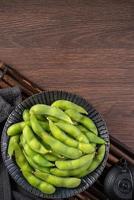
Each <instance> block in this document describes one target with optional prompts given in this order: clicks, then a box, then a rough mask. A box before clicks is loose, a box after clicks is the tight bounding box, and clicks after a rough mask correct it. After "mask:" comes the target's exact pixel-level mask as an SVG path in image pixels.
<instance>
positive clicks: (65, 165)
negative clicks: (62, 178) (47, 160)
mask: <svg viewBox="0 0 134 200" xmlns="http://www.w3.org/2000/svg"><path fill="white" fill-rule="evenodd" d="M93 155H94V154H88V155H84V156H82V157H80V158H78V159H75V160H64V161H56V162H55V165H56V167H57V168H59V169H62V170H72V169H77V168H80V167H82V166H83V165H85V164H86V163H88V162H89V161H90V160H92V159H93Z"/></svg>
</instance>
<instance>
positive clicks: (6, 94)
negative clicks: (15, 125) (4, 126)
mask: <svg viewBox="0 0 134 200" xmlns="http://www.w3.org/2000/svg"><path fill="white" fill-rule="evenodd" d="M21 100H22V97H21V91H20V89H19V87H13V88H6V89H1V90H0V122H2V121H4V120H5V119H6V118H7V117H8V115H9V114H10V113H11V111H12V110H13V109H14V107H15V106H16V105H17V104H18V103H20V102H21Z"/></svg>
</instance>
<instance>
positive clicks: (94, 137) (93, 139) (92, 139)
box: [78, 125, 106, 144]
mask: <svg viewBox="0 0 134 200" xmlns="http://www.w3.org/2000/svg"><path fill="white" fill-rule="evenodd" d="M78 128H79V129H80V130H81V131H82V132H83V133H84V134H85V135H86V136H87V138H88V139H89V142H92V143H95V144H105V143H106V142H105V140H104V139H102V138H101V137H98V136H97V135H95V134H94V133H92V132H91V131H89V130H88V129H86V128H85V127H84V126H82V125H78Z"/></svg>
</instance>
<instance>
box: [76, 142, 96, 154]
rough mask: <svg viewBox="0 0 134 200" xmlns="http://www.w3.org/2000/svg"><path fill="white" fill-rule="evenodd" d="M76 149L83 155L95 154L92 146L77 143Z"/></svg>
mask: <svg viewBox="0 0 134 200" xmlns="http://www.w3.org/2000/svg"><path fill="white" fill-rule="evenodd" d="M78 148H79V149H80V150H81V151H82V152H83V153H85V154H89V153H93V152H95V147H94V146H93V145H92V144H85V143H79V145H78Z"/></svg>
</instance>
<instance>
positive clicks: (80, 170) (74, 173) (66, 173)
mask: <svg viewBox="0 0 134 200" xmlns="http://www.w3.org/2000/svg"><path fill="white" fill-rule="evenodd" d="M94 155H95V154H92V158H91V159H90V160H89V161H88V162H87V163H86V164H85V165H83V166H82V167H79V168H76V169H72V170H62V169H58V168H52V169H50V173H51V174H53V175H55V176H60V177H70V176H73V177H77V176H79V175H80V174H81V173H84V172H85V170H87V169H88V168H89V166H90V165H91V163H92V161H93V158H94Z"/></svg>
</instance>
